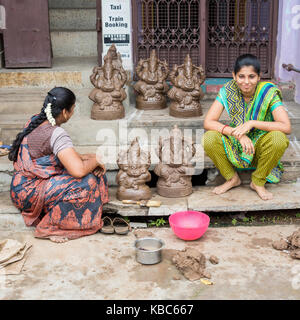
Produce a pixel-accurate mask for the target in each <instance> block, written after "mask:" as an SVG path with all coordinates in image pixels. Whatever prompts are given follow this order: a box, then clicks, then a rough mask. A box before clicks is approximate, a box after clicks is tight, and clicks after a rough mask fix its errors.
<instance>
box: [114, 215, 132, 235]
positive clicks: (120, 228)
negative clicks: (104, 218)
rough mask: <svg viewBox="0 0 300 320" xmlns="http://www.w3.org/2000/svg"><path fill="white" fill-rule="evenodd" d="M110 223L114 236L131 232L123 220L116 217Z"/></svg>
mask: <svg viewBox="0 0 300 320" xmlns="http://www.w3.org/2000/svg"><path fill="white" fill-rule="evenodd" d="M112 223H113V227H114V229H115V233H116V234H127V233H128V232H129V231H131V227H130V225H129V223H128V222H127V221H126V220H124V219H123V218H119V217H116V218H114V220H113V222H112Z"/></svg>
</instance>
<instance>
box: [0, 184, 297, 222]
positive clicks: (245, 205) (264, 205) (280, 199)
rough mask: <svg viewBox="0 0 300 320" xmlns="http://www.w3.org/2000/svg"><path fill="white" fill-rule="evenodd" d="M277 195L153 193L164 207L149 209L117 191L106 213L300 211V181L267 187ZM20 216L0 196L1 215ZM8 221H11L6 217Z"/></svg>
mask: <svg viewBox="0 0 300 320" xmlns="http://www.w3.org/2000/svg"><path fill="white" fill-rule="evenodd" d="M267 188H268V190H270V191H271V192H272V193H273V194H274V199H273V200H272V201H263V200H261V199H260V198H259V197H258V195H257V194H256V193H255V192H254V191H252V190H251V189H250V187H249V186H244V185H242V186H240V187H238V188H235V189H233V190H230V191H228V192H227V193H225V194H223V195H219V196H217V195H215V194H213V193H212V189H213V187H207V186H201V187H194V190H193V193H192V195H190V196H188V197H185V198H181V199H170V198H163V197H159V196H157V194H156V191H155V189H154V188H153V189H152V194H153V198H152V199H155V200H157V199H160V200H161V202H162V205H161V207H158V208H147V207H140V206H139V205H135V204H123V203H122V202H121V201H119V200H117V199H116V188H115V187H111V188H109V199H110V201H109V203H108V204H105V205H104V207H103V212H104V213H111V214H120V215H122V216H128V217H130V216H144V217H150V216H169V215H171V214H172V213H174V212H177V211H185V210H195V211H203V212H247V211H267V210H286V209H300V179H299V181H298V182H297V183H293V184H279V185H267ZM2 214H5V215H11V216H13V215H14V214H19V211H18V210H17V209H16V208H15V207H14V205H13V204H12V202H11V200H10V197H9V192H1V193H0V215H2ZM5 217H6V218H5V219H7V218H8V217H7V216H5Z"/></svg>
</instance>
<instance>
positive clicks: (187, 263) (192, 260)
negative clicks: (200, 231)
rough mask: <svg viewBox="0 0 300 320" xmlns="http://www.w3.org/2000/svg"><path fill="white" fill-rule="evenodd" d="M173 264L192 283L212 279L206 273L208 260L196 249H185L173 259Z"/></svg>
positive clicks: (178, 252)
mask: <svg viewBox="0 0 300 320" xmlns="http://www.w3.org/2000/svg"><path fill="white" fill-rule="evenodd" d="M172 262H173V263H174V264H175V266H176V267H177V269H178V270H179V271H180V272H181V273H182V274H183V275H184V277H185V278H186V279H188V280H190V281H195V280H199V279H201V278H209V279H210V278H211V275H210V274H209V273H208V272H206V271H205V266H206V258H205V256H204V254H202V253H201V252H199V251H198V250H196V249H194V248H185V249H184V250H183V251H177V253H176V254H174V256H173V258H172Z"/></svg>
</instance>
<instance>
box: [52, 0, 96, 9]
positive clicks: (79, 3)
mask: <svg viewBox="0 0 300 320" xmlns="http://www.w3.org/2000/svg"><path fill="white" fill-rule="evenodd" d="M48 1H49V8H50V9H52V8H61V9H68V8H70V9H73V8H83V9H86V8H96V0H71V1H70V0H48Z"/></svg>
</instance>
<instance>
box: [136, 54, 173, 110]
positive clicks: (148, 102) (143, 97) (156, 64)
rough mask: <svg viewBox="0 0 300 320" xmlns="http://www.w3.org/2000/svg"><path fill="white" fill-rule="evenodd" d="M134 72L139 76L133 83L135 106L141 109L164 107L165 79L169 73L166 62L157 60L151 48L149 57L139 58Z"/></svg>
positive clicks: (166, 86)
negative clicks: (135, 95)
mask: <svg viewBox="0 0 300 320" xmlns="http://www.w3.org/2000/svg"><path fill="white" fill-rule="evenodd" d="M136 73H137V75H138V77H139V80H138V82H137V83H136V84H135V85H134V89H135V91H136V94H137V97H136V108H137V109H143V110H155V109H163V108H166V107H167V100H166V92H167V91H168V89H169V86H168V85H167V83H166V81H165V80H166V78H167V77H168V74H169V68H168V64H167V62H166V61H161V60H159V59H158V58H157V56H156V53H155V50H152V51H151V53H150V57H149V59H140V61H139V62H138V65H137V67H136Z"/></svg>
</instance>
